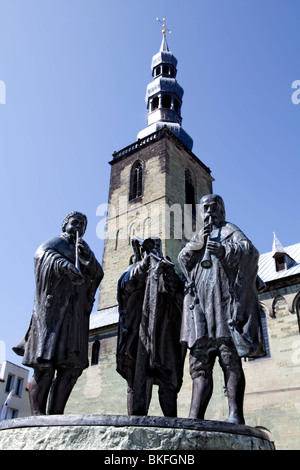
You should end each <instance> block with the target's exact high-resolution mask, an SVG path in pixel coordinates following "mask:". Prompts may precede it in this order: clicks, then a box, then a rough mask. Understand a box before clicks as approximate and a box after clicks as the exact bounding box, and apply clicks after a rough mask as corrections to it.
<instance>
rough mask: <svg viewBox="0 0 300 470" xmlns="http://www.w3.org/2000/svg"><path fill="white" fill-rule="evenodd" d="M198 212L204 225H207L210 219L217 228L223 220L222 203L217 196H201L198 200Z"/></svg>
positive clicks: (223, 210)
mask: <svg viewBox="0 0 300 470" xmlns="http://www.w3.org/2000/svg"><path fill="white" fill-rule="evenodd" d="M200 211H201V216H202V218H203V221H204V224H207V223H208V220H209V218H210V217H211V218H212V223H213V225H215V226H216V227H219V226H220V225H221V223H222V222H224V220H225V205H224V201H223V199H222V198H221V196H219V195H218V194H207V195H206V196H203V197H202V198H201V200H200Z"/></svg>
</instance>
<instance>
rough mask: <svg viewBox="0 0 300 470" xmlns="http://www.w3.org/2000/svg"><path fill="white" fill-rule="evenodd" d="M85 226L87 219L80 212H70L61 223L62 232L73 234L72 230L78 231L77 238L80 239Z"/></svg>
mask: <svg viewBox="0 0 300 470" xmlns="http://www.w3.org/2000/svg"><path fill="white" fill-rule="evenodd" d="M86 226H87V217H86V215H85V214H82V213H81V212H77V211H74V212H70V214H68V215H67V216H66V217H65V218H64V220H63V223H62V231H63V232H73V231H74V230H78V231H79V236H80V237H82V236H83V235H84V233H85V230H86Z"/></svg>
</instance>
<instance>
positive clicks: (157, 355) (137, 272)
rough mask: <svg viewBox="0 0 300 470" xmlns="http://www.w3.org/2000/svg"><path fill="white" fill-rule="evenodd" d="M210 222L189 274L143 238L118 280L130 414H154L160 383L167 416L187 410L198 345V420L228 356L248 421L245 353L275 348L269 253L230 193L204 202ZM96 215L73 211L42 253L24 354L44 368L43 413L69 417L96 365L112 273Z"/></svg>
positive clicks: (39, 386)
mask: <svg viewBox="0 0 300 470" xmlns="http://www.w3.org/2000/svg"><path fill="white" fill-rule="evenodd" d="M200 210H201V216H202V219H203V228H202V229H201V230H200V232H199V233H197V234H196V235H195V236H194V237H193V238H192V239H191V240H190V241H189V242H188V243H187V244H186V246H185V247H184V248H183V249H182V251H181V252H180V253H179V256H178V263H179V266H180V269H181V273H179V274H178V273H177V272H176V271H175V266H174V264H173V263H172V260H170V259H169V258H168V257H164V255H163V253H162V243H161V240H160V239H159V238H155V237H150V238H148V239H146V240H139V239H137V238H134V239H133V240H132V246H133V251H134V261H133V263H132V264H131V265H130V266H129V267H128V269H127V270H126V271H125V272H124V273H123V274H122V276H121V278H120V279H119V282H118V286H117V299H118V304H119V325H118V343H117V353H116V359H117V372H118V373H119V374H120V375H121V376H122V377H123V378H124V379H125V380H126V382H127V410H128V414H129V415H140V416H145V415H147V414H148V409H149V405H150V401H151V396H152V388H153V384H155V385H158V396H159V403H160V406H161V409H162V412H163V414H164V416H166V417H176V416H177V396H178V393H179V391H180V388H181V385H182V380H183V369H184V362H185V358H186V354H187V350H189V367H190V375H191V379H192V383H193V385H192V399H191V404H190V413H189V418H192V419H204V416H205V411H206V409H207V406H208V403H209V401H210V398H211V396H212V392H213V376H212V373H213V367H214V363H215V360H216V358H217V357H218V360H219V364H220V367H221V368H222V371H223V374H224V381H225V387H226V395H227V398H228V409H229V413H228V418H227V420H226V421H228V422H230V423H236V424H244V423H245V420H244V413H243V400H244V391H245V377H244V372H243V368H242V362H241V358H242V357H252V358H254V357H263V356H265V355H266V351H265V346H264V340H263V334H262V326H261V319H260V307H259V301H258V295H257V270H258V258H259V254H258V251H257V250H256V248H255V247H254V246H253V244H252V243H251V241H250V240H249V239H248V238H247V237H246V236H245V235H244V234H243V232H242V231H241V230H240V229H239V228H238V227H237V226H235V225H233V224H232V223H230V222H227V221H226V218H225V207H224V202H223V200H222V198H221V197H220V196H218V195H215V194H209V195H207V196H204V197H203V198H202V199H201V201H200ZM86 225H87V219H86V216H85V215H84V214H81V213H80V212H72V213H71V214H69V215H68V216H67V217H66V218H65V220H64V221H63V227H62V233H61V235H60V236H58V237H56V238H53V239H51V240H49V241H47V242H45V243H44V244H42V245H41V246H40V247H39V248H38V250H37V252H36V253H35V257H34V262H35V279H36V292H35V300H34V308H33V312H32V316H31V320H30V324H29V327H28V330H27V332H26V334H25V336H24V338H23V339H22V340H21V341H20V343H19V344H18V345H17V346H16V347H14V348H13V349H14V351H15V352H16V353H17V354H19V355H21V356H23V364H24V365H26V366H29V367H32V368H33V370H34V374H33V377H32V380H31V383H30V387H29V397H30V404H31V410H32V414H33V415H40V414H47V413H48V414H62V413H63V412H64V408H65V405H66V403H67V400H68V398H69V396H70V393H71V391H72V389H73V387H74V385H75V383H76V381H77V379H78V377H79V376H80V375H81V373H82V371H83V369H85V368H86V367H88V336H89V316H90V313H91V310H92V307H93V303H94V296H95V293H96V290H97V288H98V286H99V284H100V282H101V280H102V278H103V270H102V267H101V266H100V264H99V263H98V261H97V260H96V258H95V256H94V254H93V252H92V251H91V249H90V248H89V246H88V245H87V243H86V242H85V241H84V240H83V239H82V236H83V235H84V232H85V229H86Z"/></svg>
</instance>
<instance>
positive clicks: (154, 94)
mask: <svg viewBox="0 0 300 470" xmlns="http://www.w3.org/2000/svg"><path fill="white" fill-rule="evenodd" d="M163 26H164V27H165V25H163ZM162 33H163V37H162V42H161V46H160V50H159V52H158V53H157V54H155V55H154V56H153V58H152V64H151V69H152V77H153V80H152V82H150V83H149V85H148V86H147V91H146V105H147V109H148V119H147V127H146V128H145V129H143V130H141V131H140V132H139V133H138V135H137V138H138V139H143V138H145V137H146V136H148V135H149V134H152V133H153V132H156V131H157V130H159V129H161V128H162V127H164V126H167V127H168V128H169V129H170V130H171V131H172V132H173V133H174V134H175V135H176V137H177V138H178V139H179V140H180V141H181V142H182V143H183V144H185V146H186V147H187V148H188V149H189V150H191V149H192V147H193V140H192V138H191V137H190V136H189V135H188V134H187V133H186V132H185V131H184V130H183V128H182V127H181V123H182V116H181V106H182V97H183V93H184V92H183V88H182V87H181V86H180V85H179V83H178V82H177V80H176V75H177V59H176V57H175V56H174V54H173V53H172V52H170V50H169V46H168V43H167V39H166V29H165V28H164V29H163V31H162Z"/></svg>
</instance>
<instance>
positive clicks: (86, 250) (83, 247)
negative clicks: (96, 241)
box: [78, 238, 91, 260]
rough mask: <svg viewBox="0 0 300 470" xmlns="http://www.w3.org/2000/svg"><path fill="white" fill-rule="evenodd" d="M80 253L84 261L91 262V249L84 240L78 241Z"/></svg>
mask: <svg viewBox="0 0 300 470" xmlns="http://www.w3.org/2000/svg"><path fill="white" fill-rule="evenodd" d="M78 251H79V255H80V256H81V257H82V258H83V259H84V260H89V259H90V256H91V249H90V247H89V246H88V244H87V243H86V242H85V241H84V240H83V239H82V238H79V239H78Z"/></svg>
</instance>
